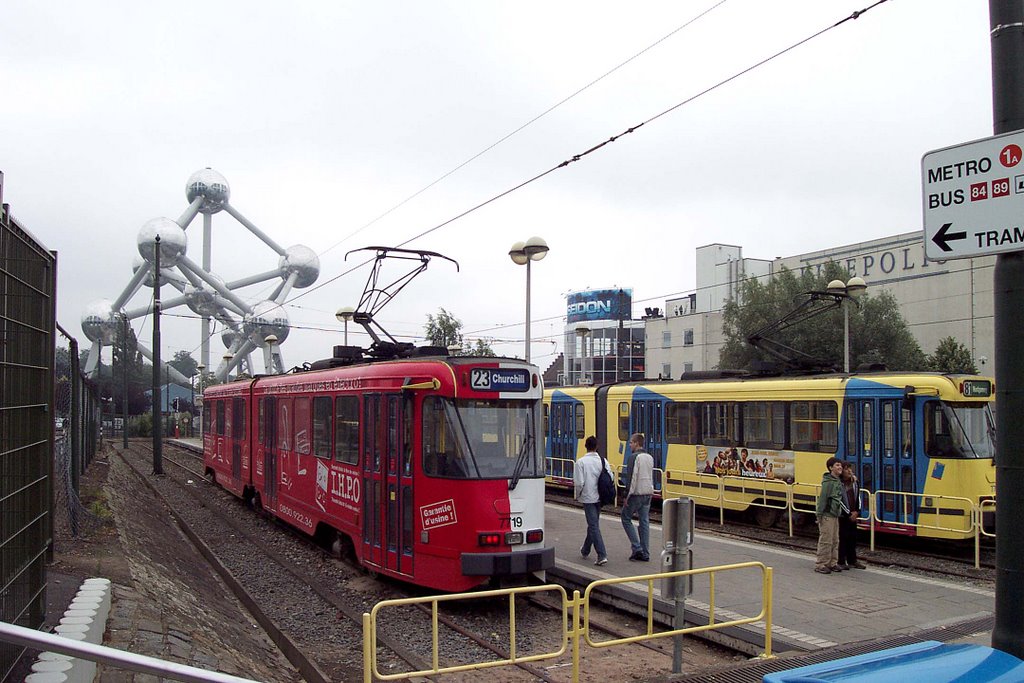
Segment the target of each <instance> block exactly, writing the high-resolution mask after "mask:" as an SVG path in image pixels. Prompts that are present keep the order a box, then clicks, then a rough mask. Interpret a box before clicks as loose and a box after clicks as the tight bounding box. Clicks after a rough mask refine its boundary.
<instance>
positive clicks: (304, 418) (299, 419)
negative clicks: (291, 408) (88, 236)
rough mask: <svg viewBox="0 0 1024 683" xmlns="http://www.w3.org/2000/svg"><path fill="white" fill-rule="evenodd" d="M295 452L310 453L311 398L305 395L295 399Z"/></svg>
mask: <svg viewBox="0 0 1024 683" xmlns="http://www.w3.org/2000/svg"><path fill="white" fill-rule="evenodd" d="M282 412H284V408H282ZM295 452H296V453H299V454H300V455H309V399H308V398H306V397H304V396H302V397H299V398H297V399H295Z"/></svg>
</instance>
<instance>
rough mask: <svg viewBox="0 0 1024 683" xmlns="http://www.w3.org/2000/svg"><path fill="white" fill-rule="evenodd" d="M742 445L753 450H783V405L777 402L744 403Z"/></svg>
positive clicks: (784, 418) (784, 445) (784, 443)
mask: <svg viewBox="0 0 1024 683" xmlns="http://www.w3.org/2000/svg"><path fill="white" fill-rule="evenodd" d="M743 443H744V444H746V445H747V446H751V447H753V448H775V449H781V448H785V447H786V406H785V404H784V403H780V402H778V401H750V402H749V403H744V404H743Z"/></svg>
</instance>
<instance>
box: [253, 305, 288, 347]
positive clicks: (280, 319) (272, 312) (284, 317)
mask: <svg viewBox="0 0 1024 683" xmlns="http://www.w3.org/2000/svg"><path fill="white" fill-rule="evenodd" d="M242 328H243V329H244V330H245V335H246V336H247V337H248V338H249V341H251V342H252V343H253V344H255V345H257V346H259V347H266V345H267V342H266V339H267V337H268V336H269V335H271V334H272V335H274V336H276V337H277V342H276V343H278V344H280V343H281V342H283V341H284V340H285V339H287V338H288V332H289V331H290V330H291V323H290V322H289V321H288V314H287V313H285V311H284V309H283V308H281V305H280V304H277V303H274V302H273V301H261V302H259V303H258V304H256V305H255V306H253V307H252V313H247V314H246V316H245V319H244V320H243V323H242Z"/></svg>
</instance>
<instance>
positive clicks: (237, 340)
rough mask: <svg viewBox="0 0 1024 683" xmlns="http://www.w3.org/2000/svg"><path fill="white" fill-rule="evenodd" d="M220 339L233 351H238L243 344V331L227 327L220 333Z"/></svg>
mask: <svg viewBox="0 0 1024 683" xmlns="http://www.w3.org/2000/svg"><path fill="white" fill-rule="evenodd" d="M220 340H221V341H222V342H224V348H225V349H228V350H231V351H237V350H238V349H239V348H241V346H242V335H241V333H239V332H236V331H235V330H233V329H231V328H230V327H225V328H224V331H223V332H221V333H220Z"/></svg>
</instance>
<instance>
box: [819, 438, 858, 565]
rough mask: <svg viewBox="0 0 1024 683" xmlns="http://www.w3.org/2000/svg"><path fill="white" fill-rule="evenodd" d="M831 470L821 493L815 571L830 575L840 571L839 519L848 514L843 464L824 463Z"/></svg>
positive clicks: (829, 461)
mask: <svg viewBox="0 0 1024 683" xmlns="http://www.w3.org/2000/svg"><path fill="white" fill-rule="evenodd" d="M825 467H827V468H828V471H827V472H825V474H824V475H823V476H822V477H821V492H820V493H819V494H818V505H817V508H816V510H817V513H818V556H817V558H816V559H815V563H814V571H816V572H818V573H819V574H831V573H832V572H838V571H842V570H841V569H839V517H840V516H841V515H844V514H847V513H849V508H847V507H846V504H845V503H844V502H843V484H842V482H841V481H840V480H839V476H840V475H841V474H842V473H843V461H842V460H840V459H839V458H829V459H828V460H827V461H825Z"/></svg>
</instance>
